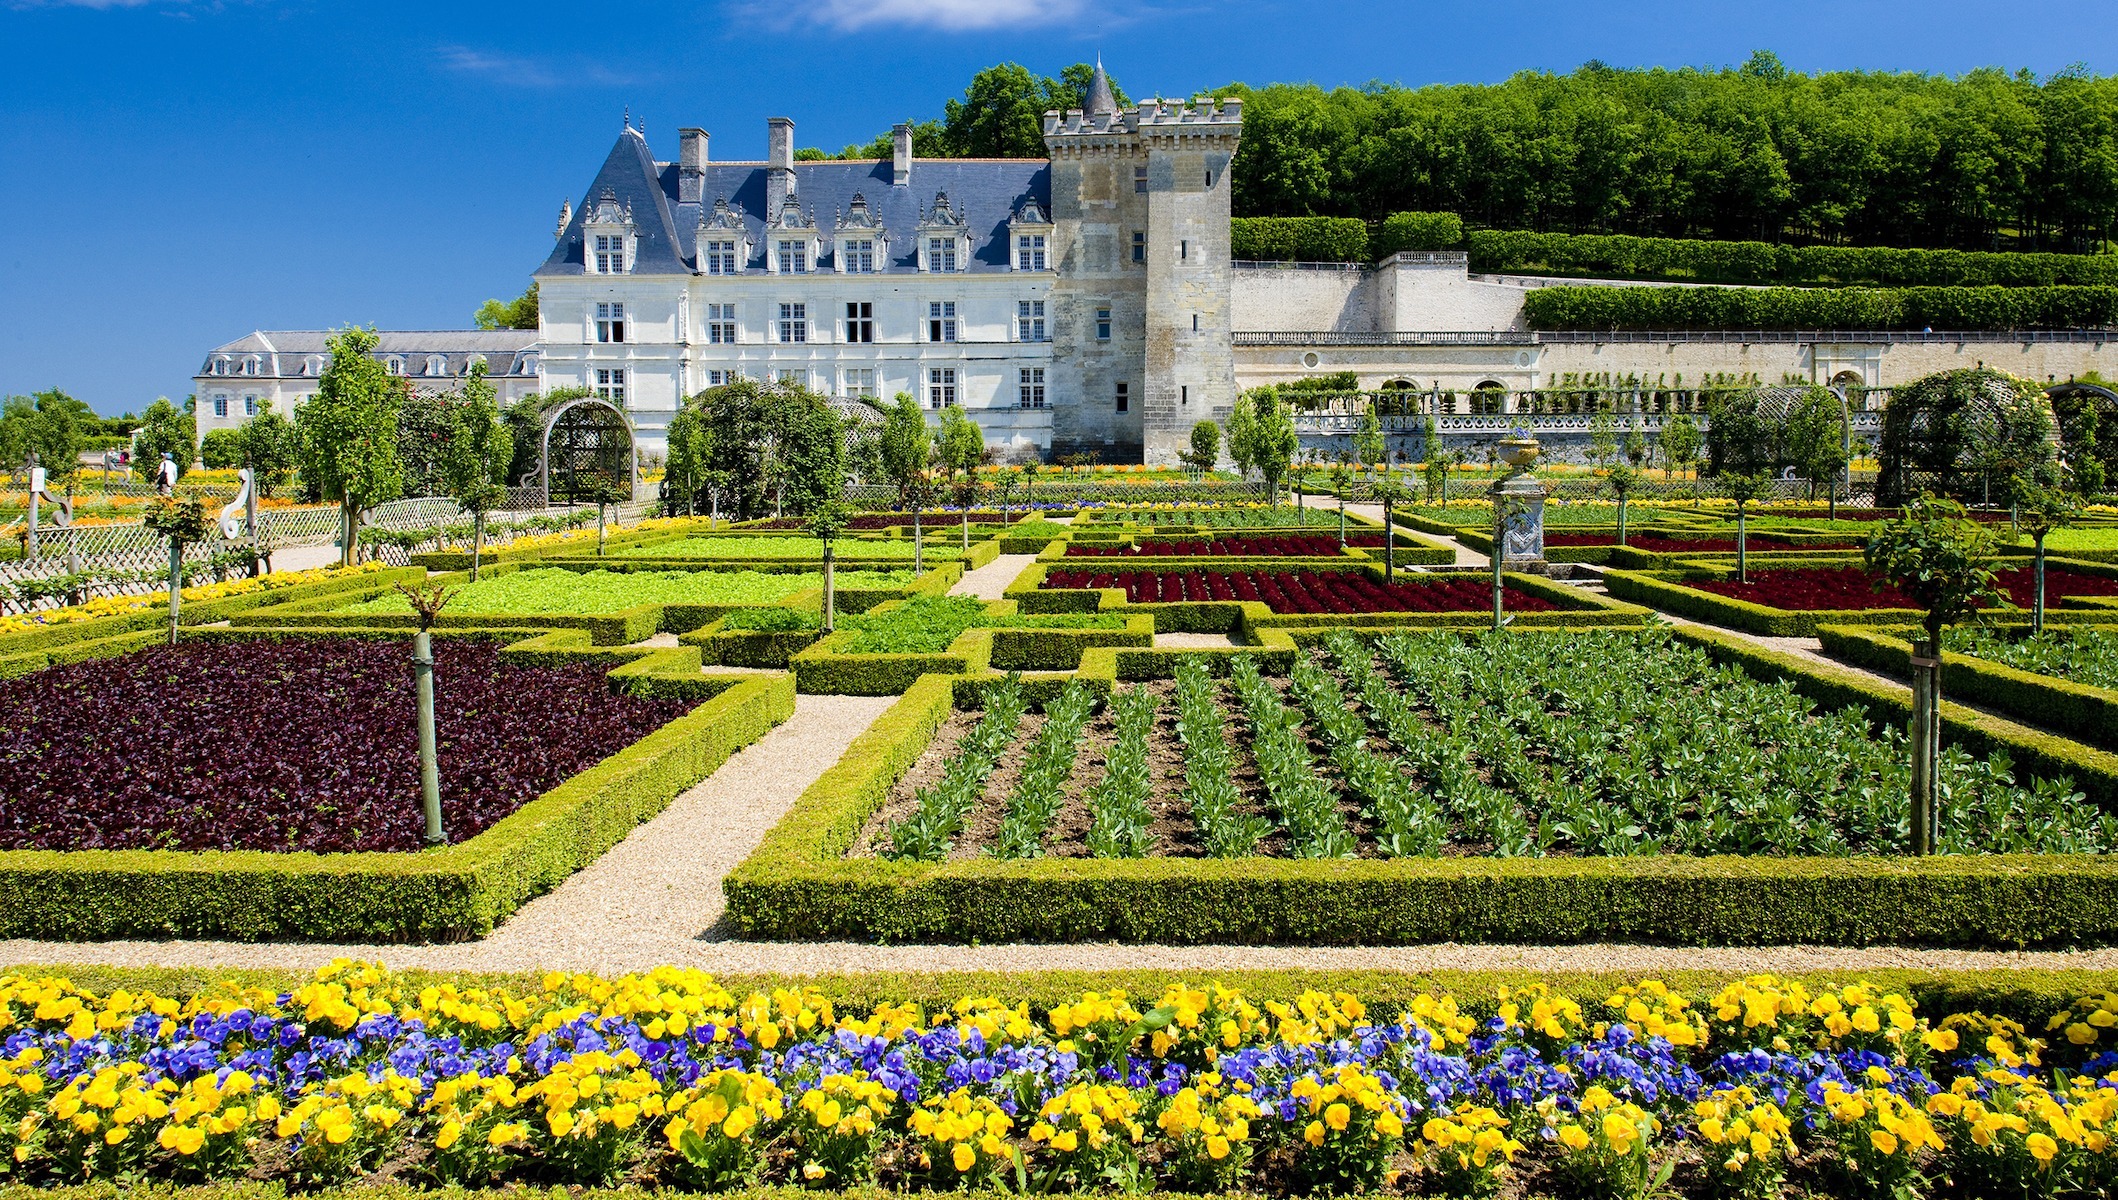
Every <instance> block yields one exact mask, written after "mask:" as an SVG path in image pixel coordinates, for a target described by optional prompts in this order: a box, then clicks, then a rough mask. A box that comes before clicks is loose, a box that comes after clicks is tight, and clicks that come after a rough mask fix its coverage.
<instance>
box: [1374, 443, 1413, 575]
mask: <svg viewBox="0 0 2118 1200" xmlns="http://www.w3.org/2000/svg"><path fill="white" fill-rule="evenodd" d="M1369 490H1370V491H1372V492H1374V493H1375V498H1376V499H1377V500H1380V501H1382V505H1383V582H1384V583H1394V582H1396V580H1397V526H1396V525H1395V524H1394V523H1392V521H1391V509H1392V508H1394V507H1395V506H1397V505H1399V504H1403V503H1404V502H1405V501H1406V500H1407V499H1409V498H1410V497H1411V495H1412V492H1411V489H1409V488H1407V487H1406V486H1405V485H1404V481H1402V480H1400V479H1399V478H1398V477H1397V476H1395V475H1393V474H1391V473H1390V464H1389V463H1387V462H1386V463H1384V464H1383V477H1382V478H1381V479H1378V480H1376V481H1375V482H1374V483H1373V484H1371V485H1369Z"/></svg>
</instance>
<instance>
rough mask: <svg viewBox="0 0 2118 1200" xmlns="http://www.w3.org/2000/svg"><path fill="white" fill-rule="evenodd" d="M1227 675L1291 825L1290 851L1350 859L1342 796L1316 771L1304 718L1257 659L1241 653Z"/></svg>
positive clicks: (1265, 775)
mask: <svg viewBox="0 0 2118 1200" xmlns="http://www.w3.org/2000/svg"><path fill="white" fill-rule="evenodd" d="M1229 677H1230V678H1231V679H1232V680H1233V681H1234V683H1235V692H1236V695H1237V697H1238V698H1239V699H1240V700H1241V701H1242V704H1243V716H1244V719H1245V720H1246V721H1247V722H1248V723H1249V725H1250V754H1251V757H1252V758H1254V759H1256V760H1257V764H1258V777H1259V778H1261V779H1263V780H1264V781H1265V791H1266V794H1267V795H1269V796H1270V797H1271V798H1272V806H1273V809H1274V811H1275V813H1276V814H1277V815H1278V817H1279V823H1280V825H1281V826H1282V827H1284V828H1285V829H1286V830H1287V838H1288V852H1289V853H1291V854H1293V855H1294V856H1295V857H1297V858H1349V857H1351V856H1352V854H1353V850H1354V840H1353V834H1352V831H1351V830H1349V829H1347V828H1346V819H1345V817H1343V816H1342V815H1340V813H1339V810H1338V795H1337V793H1336V792H1334V791H1332V789H1331V787H1330V785H1328V784H1326V783H1325V782H1324V780H1323V778H1322V776H1320V775H1319V774H1318V773H1317V769H1316V760H1315V759H1313V758H1311V757H1310V755H1309V747H1308V745H1307V744H1306V742H1305V741H1304V739H1303V737H1302V733H1301V729H1300V727H1299V726H1300V723H1299V722H1298V721H1297V720H1296V719H1295V716H1294V714H1293V713H1292V712H1290V711H1289V710H1288V708H1287V706H1286V704H1285V703H1284V702H1283V701H1282V700H1281V699H1280V694H1279V692H1277V691H1275V690H1274V689H1273V687H1272V685H1271V684H1269V683H1266V682H1265V680H1264V679H1263V678H1262V677H1261V676H1260V675H1259V674H1258V668H1257V664H1256V663H1255V662H1252V661H1251V660H1250V658H1249V657H1248V656H1238V657H1237V658H1235V659H1234V660H1233V662H1232V663H1231V664H1230V667H1229Z"/></svg>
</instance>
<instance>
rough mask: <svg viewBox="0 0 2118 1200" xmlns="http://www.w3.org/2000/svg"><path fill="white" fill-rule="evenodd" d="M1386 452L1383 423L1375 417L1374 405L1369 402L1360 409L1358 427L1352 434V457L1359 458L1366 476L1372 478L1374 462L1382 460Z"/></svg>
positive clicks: (1373, 476) (1387, 451)
mask: <svg viewBox="0 0 2118 1200" xmlns="http://www.w3.org/2000/svg"><path fill="white" fill-rule="evenodd" d="M1387 453H1389V450H1388V447H1387V444H1386V443H1385V442H1384V441H1383V424H1382V422H1381V421H1379V420H1377V419H1376V416H1375V406H1374V405H1373V404H1370V405H1369V406H1368V407H1367V408H1365V409H1362V410H1361V423H1360V428H1359V429H1357V430H1355V431H1354V434H1353V454H1354V457H1356V458H1358V459H1360V461H1361V468H1362V470H1364V471H1366V472H1367V475H1368V478H1370V479H1373V478H1375V464H1377V463H1379V462H1381V461H1383V455H1385V454H1387Z"/></svg>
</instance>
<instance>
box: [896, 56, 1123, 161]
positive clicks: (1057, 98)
mask: <svg viewBox="0 0 2118 1200" xmlns="http://www.w3.org/2000/svg"><path fill="white" fill-rule="evenodd" d="M1094 71H1095V68H1094V67H1091V66H1089V65H1088V64H1087V63H1076V64H1074V65H1073V66H1071V67H1068V68H1066V69H1065V70H1064V71H1061V72H1060V73H1059V78H1057V79H1053V78H1051V77H1049V76H1037V75H1033V74H1031V73H1030V72H1029V70H1028V69H1027V68H1025V67H1022V66H1020V65H1018V64H1016V63H1001V64H999V65H997V66H992V67H987V68H986V69H985V70H983V71H980V72H978V73H977V74H976V75H974V76H972V77H971V83H970V86H969V87H967V88H965V89H964V92H963V99H961V100H950V101H948V102H947V103H946V104H944V105H943V112H944V113H945V120H944V122H943V126H942V140H943V142H944V143H945V145H946V146H947V152H948V155H949V156H950V157H955V158H1043V157H1044V155H1045V146H1044V114H1045V112H1046V111H1047V110H1057V111H1059V112H1065V111H1066V110H1067V109H1070V108H1080V107H1081V106H1082V103H1083V98H1084V97H1085V96H1086V95H1087V94H1088V83H1089V77H1090V76H1091V75H1092V74H1093V73H1094ZM1111 91H1112V93H1113V94H1114V95H1115V96H1116V97H1117V99H1118V103H1120V104H1124V103H1126V100H1125V95H1124V93H1123V92H1122V91H1121V90H1119V88H1118V86H1117V82H1116V81H1115V80H1113V81H1112V84H1111ZM916 140H917V139H916V135H915V142H916ZM888 156H889V154H888V151H887V149H886V150H885V152H884V153H883V154H882V155H879V156H878V157H885V158H886V157H888Z"/></svg>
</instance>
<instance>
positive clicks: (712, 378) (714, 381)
mask: <svg viewBox="0 0 2118 1200" xmlns="http://www.w3.org/2000/svg"><path fill="white" fill-rule="evenodd" d="M737 378H739V377H738V376H737V375H736V373H735V372H734V371H722V370H710V371H707V372H706V386H707V387H727V386H728V385H729V384H731V383H734V382H735V381H736V379H737Z"/></svg>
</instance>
